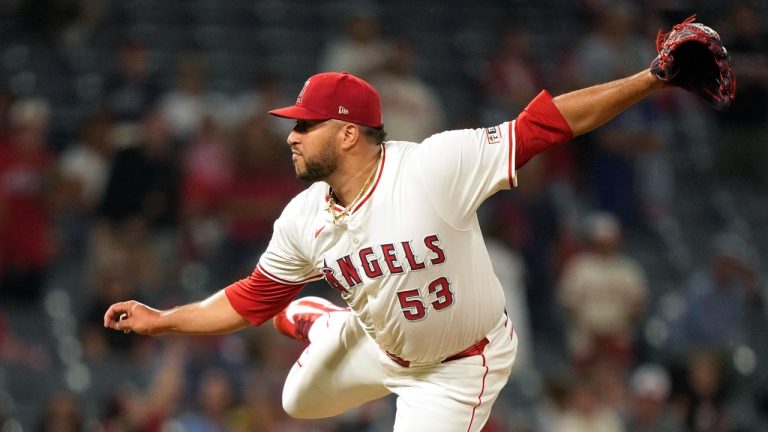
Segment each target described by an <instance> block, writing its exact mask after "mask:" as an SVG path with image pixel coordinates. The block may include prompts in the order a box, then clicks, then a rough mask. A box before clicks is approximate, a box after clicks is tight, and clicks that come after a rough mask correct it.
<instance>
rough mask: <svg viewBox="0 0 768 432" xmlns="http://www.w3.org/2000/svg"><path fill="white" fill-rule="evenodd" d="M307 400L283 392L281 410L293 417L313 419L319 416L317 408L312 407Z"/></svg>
mask: <svg viewBox="0 0 768 432" xmlns="http://www.w3.org/2000/svg"><path fill="white" fill-rule="evenodd" d="M308 402H309V401H306V400H302V398H301V396H296V395H287V394H285V393H283V410H285V413H286V414H288V415H289V416H291V417H293V418H295V419H305V420H306V419H314V418H321V417H323V416H321V415H319V413H318V412H317V409H316V408H314V409H313V407H312V405H313V404H311V403H308Z"/></svg>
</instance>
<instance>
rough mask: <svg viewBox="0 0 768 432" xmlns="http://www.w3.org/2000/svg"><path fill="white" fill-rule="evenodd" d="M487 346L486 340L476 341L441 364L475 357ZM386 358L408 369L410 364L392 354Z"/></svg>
mask: <svg viewBox="0 0 768 432" xmlns="http://www.w3.org/2000/svg"><path fill="white" fill-rule="evenodd" d="M486 345H488V338H482V339H480V340H479V341H477V342H476V343H475V344H474V345H472V346H471V347H469V348H467V349H465V350H464V351H462V352H460V353H457V354H454V355H452V356H450V357H447V358H446V359H445V360H443V361H442V362H441V363H445V362H449V361H451V360H458V359H463V358H465V357H472V356H475V355H480V354H482V353H483V351H485V346H486ZM385 352H386V351H385ZM387 356H388V357H389V358H391V359H392V361H393V362H395V363H397V364H399V365H400V366H402V367H409V366H410V365H411V362H409V361H408V360H406V359H404V358H401V357H398V356H396V355H394V354H391V353H388V352H387Z"/></svg>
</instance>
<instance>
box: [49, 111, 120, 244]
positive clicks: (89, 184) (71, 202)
mask: <svg viewBox="0 0 768 432" xmlns="http://www.w3.org/2000/svg"><path fill="white" fill-rule="evenodd" d="M113 126H114V122H113V120H112V116H111V115H110V114H108V113H105V112H103V111H101V112H97V113H93V114H91V115H90V116H89V117H88V118H87V119H86V120H85V121H84V122H83V125H82V126H81V128H80V136H79V139H78V140H77V141H76V142H75V143H73V144H72V145H70V146H68V147H67V148H66V149H65V150H64V151H63V152H62V153H61V155H60V156H59V159H58V187H57V189H58V193H57V200H58V205H57V219H58V224H57V225H58V234H59V239H60V241H61V249H62V257H64V256H66V257H77V256H79V255H81V254H82V251H83V250H84V249H85V247H86V241H87V239H88V237H89V233H90V230H91V228H92V224H93V222H94V221H95V218H96V215H97V211H98V207H99V204H100V203H101V200H102V198H103V195H104V189H105V187H106V184H107V176H108V175H109V166H110V163H111V160H112V154H113V150H114V149H113V146H112V141H111V138H112V136H111V134H112V128H113Z"/></svg>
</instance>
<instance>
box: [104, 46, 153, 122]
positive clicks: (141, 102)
mask: <svg viewBox="0 0 768 432" xmlns="http://www.w3.org/2000/svg"><path fill="white" fill-rule="evenodd" d="M117 60H118V61H117V70H116V71H115V72H114V73H113V74H112V75H111V76H109V77H108V78H107V80H106V83H105V88H104V98H105V102H106V106H107V108H108V109H109V110H110V112H112V113H113V115H114V116H115V119H116V120H117V122H118V123H119V124H120V125H122V126H126V127H127V129H130V128H131V127H132V126H135V125H136V124H137V123H139V122H140V121H141V119H142V118H143V117H144V115H145V114H146V113H147V112H148V111H149V110H150V109H151V107H153V106H154V105H155V103H156V102H157V100H158V98H159V97H160V92H161V88H162V87H161V84H160V81H159V79H158V78H157V77H156V76H155V75H154V74H153V71H152V65H151V64H150V57H149V48H147V46H146V45H144V44H143V43H142V42H140V41H138V40H133V39H127V40H124V41H123V42H122V43H121V44H120V47H119V48H118V59H117ZM128 133H132V131H130V130H129V131H128Z"/></svg>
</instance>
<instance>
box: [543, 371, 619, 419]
mask: <svg viewBox="0 0 768 432" xmlns="http://www.w3.org/2000/svg"><path fill="white" fill-rule="evenodd" d="M601 391H602V389H600V388H598V386H597V385H596V383H595V382H594V381H593V380H590V379H589V377H588V376H579V377H577V378H575V379H574V381H573V383H572V385H571V386H570V387H569V389H568V397H567V403H566V407H565V410H564V412H563V414H562V416H561V417H559V418H558V420H557V421H556V423H555V424H554V425H553V428H552V432H624V427H623V426H622V423H621V417H620V415H619V412H618V411H616V410H615V409H614V408H613V407H611V406H609V405H607V404H605V403H604V402H603V401H602V399H601V398H600V392H601Z"/></svg>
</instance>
